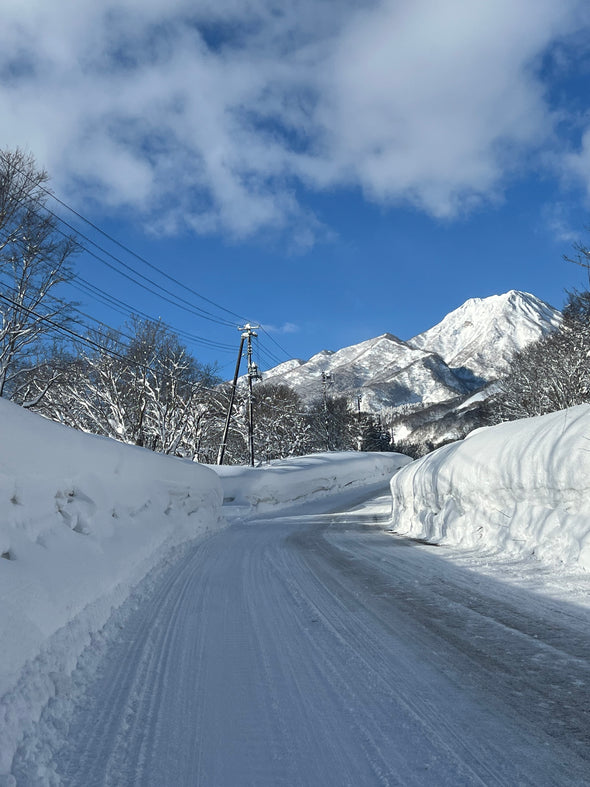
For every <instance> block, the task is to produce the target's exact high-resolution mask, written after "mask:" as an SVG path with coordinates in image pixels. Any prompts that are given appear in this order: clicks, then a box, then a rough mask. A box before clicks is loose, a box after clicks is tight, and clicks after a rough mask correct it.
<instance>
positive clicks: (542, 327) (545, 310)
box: [408, 290, 561, 380]
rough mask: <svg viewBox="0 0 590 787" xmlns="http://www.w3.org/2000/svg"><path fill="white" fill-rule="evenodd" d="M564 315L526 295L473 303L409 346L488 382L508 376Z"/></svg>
mask: <svg viewBox="0 0 590 787" xmlns="http://www.w3.org/2000/svg"><path fill="white" fill-rule="evenodd" d="M560 322H561V313H560V312H559V311H558V310H557V309H554V308H553V307H552V306H549V305H548V304H547V303H545V302H544V301H542V300H540V299H539V298H536V297H535V296H534V295H530V294H529V293H526V292H518V291H517V290H510V292H507V293H505V294H504V295H492V296H490V297H489V298H471V299H470V300H468V301H466V302H465V303H464V304H463V305H462V306H460V307H459V308H458V309H455V310H454V311H452V312H450V314H447V316H446V317H445V318H444V319H443V320H442V321H441V322H439V323H438V325H435V326H434V327H433V328H430V329H429V330H427V331H424V333H421V334H419V335H418V336H415V337H414V338H413V339H410V341H409V342H408V344H409V345H410V346H412V347H416V348H418V349H422V350H429V351H430V352H436V353H438V354H439V355H440V356H441V357H442V358H444V360H445V361H446V363H447V364H448V366H449V367H451V368H452V369H453V370H454V371H455V372H456V373H458V374H459V375H461V374H462V373H463V370H465V371H467V372H471V373H472V374H474V375H476V376H477V377H481V378H483V379H484V380H491V379H496V378H498V377H499V376H500V375H502V374H504V373H505V372H506V371H507V370H508V368H509V366H510V361H511V359H512V358H513V357H514V354H515V353H516V352H517V351H518V350H522V349H523V348H524V347H526V346H527V345H528V344H530V343H531V342H533V341H535V340H537V339H539V338H540V337H541V336H543V335H545V334H546V333H547V332H548V331H550V330H553V329H554V328H557V326H558V325H559V323H560Z"/></svg>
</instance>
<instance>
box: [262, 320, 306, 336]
mask: <svg viewBox="0 0 590 787" xmlns="http://www.w3.org/2000/svg"><path fill="white" fill-rule="evenodd" d="M263 328H264V330H265V331H266V332H267V333H298V332H299V331H300V328H299V326H298V325H295V323H294V322H285V323H283V324H282V325H279V326H277V325H264V326H263Z"/></svg>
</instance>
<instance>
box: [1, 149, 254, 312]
mask: <svg viewBox="0 0 590 787" xmlns="http://www.w3.org/2000/svg"><path fill="white" fill-rule="evenodd" d="M0 156H1V157H2V158H3V159H4V160H5V161H8V159H7V157H6V156H5V155H4V153H3V152H2V151H0ZM12 166H13V167H14V169H15V170H16V171H17V172H19V173H20V174H21V175H23V176H24V177H25V178H27V180H29V181H31V180H32V178H31V176H30V175H28V174H27V173H26V172H24V171H23V170H21V169H19V168H18V167H16V166H15V165H14V164H12ZM36 185H37V188H39V189H40V190H41V191H43V192H44V193H45V194H47V196H48V197H50V198H51V199H53V200H55V202H57V203H58V204H59V205H61V206H62V207H64V208H65V209H66V210H68V211H70V213H73V214H74V215H75V216H77V217H78V218H79V219H80V220H81V221H83V222H84V223H85V224H87V225H88V226H90V227H92V228H93V229H94V230H96V231H97V232H98V233H100V234H101V235H102V236H103V237H105V238H107V239H108V240H110V241H111V243H114V244H115V245H116V246H118V247H119V248H120V249H123V250H124V251H126V252H127V253H128V254H130V255H131V256H132V257H135V259H137V260H139V261H140V262H142V263H143V264H144V265H147V267H148V268H150V269H151V270H153V271H155V272H156V273H159V274H160V275H161V276H163V277H164V278H166V279H168V280H169V281H172V282H174V284H177V285H178V286H179V287H182V288H183V289H186V290H187V291H188V292H190V293H191V294H192V295H195V296H196V297H197V298H200V299H201V300H203V301H205V302H206V303H209V304H210V305H211V306H215V308H216V309H220V310H221V311H223V312H226V314H229V315H231V316H232V317H235V318H237V319H238V320H240V321H243V320H244V319H245V318H244V317H243V316H241V315H239V314H236V313H235V312H233V311H231V310H230V309H226V308H225V306H222V305H221V304H219V303H216V302H215V301H213V300H211V299H210V298H207V297H206V296H204V295H202V294H201V293H200V292H198V291H197V290H194V289H192V288H191V287H189V286H187V285H186V284H185V283H184V282H181V281H179V280H178V279H176V278H174V276H171V275H170V274H168V273H166V272H165V271H163V270H162V269H161V268H159V267H158V266H157V265H154V264H153V263H152V262H150V261H149V260H147V259H146V258H145V257H142V256H141V255H140V254H138V253H137V252H135V251H133V249H131V248H129V247H128V246H126V245H125V244H124V243H121V241H118V240H117V239H116V238H114V237H113V236H112V235H109V233H108V232H105V230H103V229H101V228H100V227H99V226H98V225H96V224H94V223H93V222H92V221H90V219H87V218H86V217H85V216H83V215H82V214H81V213H79V212H78V211H77V210H75V209H74V208H72V207H71V206H70V205H68V204H67V203H66V202H64V200H61V199H60V198H59V197H57V196H56V195H55V194H54V193H53V192H52V191H51V189H47V188H45V186H43V185H41V184H40V183H39V184H36ZM36 201H37V202H39V200H38V199H37V200H36ZM43 207H44V209H45V210H46V211H47V212H48V213H50V214H51V215H52V216H54V217H55V218H56V219H58V221H61V222H62V223H63V224H65V225H66V226H67V227H69V228H70V229H72V231H73V232H75V233H76V234H78V235H80V236H81V237H83V238H85V239H86V240H88V241H89V242H90V243H91V244H92V245H93V246H95V247H96V248H99V249H100V250H101V251H103V252H104V253H106V254H108V255H109V256H110V257H111V258H113V259H116V260H117V261H118V262H120V263H121V264H122V265H124V266H125V267H126V268H130V266H128V265H126V263H123V262H122V261H121V260H120V259H119V258H118V257H116V256H115V255H113V254H111V253H110V252H108V251H107V250H106V249H104V248H103V247H102V246H100V245H99V244H97V243H95V241H93V240H91V239H90V238H88V237H87V236H86V235H84V234H83V233H82V232H80V231H79V230H77V229H76V228H75V227H73V226H72V225H71V224H69V223H68V222H67V221H66V220H65V219H64V218H62V217H61V216H59V215H58V214H56V213H54V212H53V211H52V210H50V208H48V207H47V206H46V205H44V206H43ZM131 270H134V269H131ZM134 272H136V273H137V275H138V276H141V277H142V278H144V279H146V280H148V281H151V280H150V279H148V277H145V276H143V274H141V273H139V272H138V271H134ZM152 283H154V282H152ZM195 308H198V307H195ZM201 311H203V312H204V313H205V314H210V312H205V310H201ZM226 322H227V321H226ZM228 324H229V325H231V326H232V327H234V324H233V323H228Z"/></svg>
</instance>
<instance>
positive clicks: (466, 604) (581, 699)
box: [13, 508, 590, 787]
mask: <svg viewBox="0 0 590 787" xmlns="http://www.w3.org/2000/svg"><path fill="white" fill-rule="evenodd" d="M373 519H374V515H372V514H371V509H370V508H365V509H361V510H360V511H356V512H355V511H353V512H349V513H340V514H332V515H326V514H324V515H308V516H292V517H283V518H275V519H267V520H260V521H258V522H251V523H247V524H235V525H233V526H232V527H230V528H229V529H228V530H226V531H224V532H221V533H219V534H217V535H215V536H212V537H210V538H209V539H208V540H206V541H202V542H200V543H198V544H196V545H194V546H193V547H192V548H191V549H190V550H188V551H185V552H184V554H183V555H182V557H181V558H180V559H179V561H178V562H176V564H175V565H173V566H172V567H170V568H169V569H167V570H166V572H165V573H163V574H162V575H161V576H160V578H159V580H158V583H157V585H156V587H155V591H154V592H152V593H151V594H150V595H149V596H146V597H145V598H144V599H143V601H142V602H141V603H137V602H136V604H135V607H134V608H129V609H127V610H126V611H125V614H123V615H121V616H120V617H119V619H118V622H117V623H116V625H113V626H111V628H112V629H113V630H115V631H116V632H117V635H116V636H114V635H113V634H112V631H111V633H110V634H109V636H108V638H107V640H108V641H107V642H106V645H108V647H106V646H105V643H103V645H102V646H100V643H98V642H97V643H95V647H94V650H95V651H96V653H93V648H92V647H91V648H89V649H88V652H87V653H86V654H85V657H84V658H83V659H82V660H81V666H80V668H79V672H80V675H82V677H80V675H78V676H76V675H74V678H73V680H72V681H71V683H68V685H66V686H65V687H63V689H62V691H61V692H60V693H59V694H58V696H57V697H56V699H55V700H53V701H52V703H50V705H49V706H48V707H47V709H46V711H45V713H44V717H43V718H42V720H41V722H40V724H39V725H38V726H37V728H36V729H35V730H34V731H33V733H31V734H30V735H28V736H27V739H26V740H25V741H24V743H23V745H22V746H21V748H20V750H19V752H18V754H17V757H16V759H15V763H14V767H13V773H14V774H15V776H16V779H17V785H18V786H19V787H35V785H40V784H43V785H45V784H52V785H58V784H62V785H64V786H65V787H99V786H103V785H109V786H110V787H127V785H137V787H183V786H186V787H188V786H189V785H190V786H191V787H193V786H194V785H205V786H206V787H242V786H245V785H256V787H267V786H268V787H278V786H279V785H285V786H288V787H295V786H296V785H305V786H306V787H330V786H331V785H334V787H344V785H351V787H361V786H363V787H364V786H365V785H403V787H407V786H408V785H418V786H420V787H423V786H425V785H432V786H433V787H444V785H449V786H452V787H463V786H467V785H490V786H491V785H506V787H516V786H517V785H534V787H549V786H550V785H555V786H559V787H566V786H567V785H575V786H576V787H583V785H590V751H589V748H590V747H589V746H588V744H589V742H590V736H589V733H590V715H589V710H590V701H589V700H590V692H589V687H590V662H589V655H590V635H589V633H588V616H587V612H585V611H584V610H583V609H581V608H577V607H575V606H567V605H565V604H563V603H557V602H554V601H552V600H550V599H549V598H547V597H540V596H535V595H533V594H529V593H527V592H525V591H522V590H518V589H517V588H515V587H514V586H508V585H503V584H502V583H499V582H496V581H495V580H494V579H493V578H490V577H489V576H487V577H486V576H482V575H478V574H477V573H474V572H472V571H469V570H467V569H465V568H462V567H461V566H460V565H458V564H456V563H452V562H450V561H449V560H447V559H446V558H445V557H441V555H440V550H437V549H436V548H434V547H432V546H428V545H424V544H418V543H415V542H411V541H408V540H405V539H402V538H396V537H395V536H392V535H391V534H390V533H386V532H384V528H385V525H384V524H383V525H379V524H378V523H376V522H374V521H373ZM131 607H133V605H131Z"/></svg>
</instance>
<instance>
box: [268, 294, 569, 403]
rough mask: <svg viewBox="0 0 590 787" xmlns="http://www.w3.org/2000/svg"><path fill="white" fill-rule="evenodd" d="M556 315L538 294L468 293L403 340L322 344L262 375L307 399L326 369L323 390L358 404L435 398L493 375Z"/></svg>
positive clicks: (318, 389) (317, 391) (555, 321)
mask: <svg viewBox="0 0 590 787" xmlns="http://www.w3.org/2000/svg"><path fill="white" fill-rule="evenodd" d="M560 320H561V314H560V312H559V311H557V309H554V308H553V307H551V306H549V305H548V304H546V303H545V302H544V301H542V300H540V299H539V298H536V297H535V296H534V295H530V294H529V293H523V292H517V291H516V290H511V291H510V292H507V293H505V294H504V295H493V296H491V297H489V298H472V299H470V300H468V301H466V303H464V304H463V305H462V306H460V307H459V308H458V309H455V310H454V311H452V312H451V313H450V314H448V315H447V316H446V317H445V318H444V319H443V320H442V321H441V322H440V323H438V324H437V325H435V326H434V327H432V328H430V329H429V330H427V331H425V332H424V333H421V334H419V335H418V336H415V337H414V338H413V339H410V340H409V341H402V340H401V339H398V338H397V337H395V336H393V335H392V334H390V333H385V334H383V335H382V336H377V337H376V338H374V339H368V340H367V341H364V342H361V343H360V344H354V345H352V346H350V347H344V348H343V349H341V350H338V351H336V352H331V351H329V350H322V351H321V352H319V353H317V355H314V356H313V357H312V358H310V359H309V361H307V362H303V361H300V360H293V361H287V362H286V363H283V364H281V365H280V366H276V367H274V368H272V369H270V370H269V371H267V372H265V373H264V375H263V378H264V380H265V381H267V382H272V383H284V384H287V385H289V386H291V387H292V388H294V389H295V390H296V391H297V392H298V393H299V394H300V395H301V396H302V397H303V398H304V399H305V400H307V401H310V400H312V399H314V398H317V397H320V396H321V395H322V391H323V384H324V382H323V375H329V379H330V393H331V394H332V395H344V396H347V397H349V398H350V399H351V400H355V401H356V399H357V397H358V396H361V397H362V399H361V407H362V409H363V410H365V411H372V412H379V411H381V410H383V409H384V408H389V407H397V406H399V405H402V404H424V405H429V404H436V403H440V402H444V401H448V400H451V399H454V398H456V397H457V396H464V397H465V396H467V395H468V394H469V393H470V392H472V391H474V390H477V389H478V388H481V387H482V386H483V385H484V384H485V383H487V382H489V381H491V380H495V379H497V378H498V377H499V376H501V375H502V374H503V373H504V372H505V371H506V370H507V368H508V366H509V362H510V359H511V358H512V357H513V356H514V354H515V353H516V352H517V351H518V350H521V349H523V348H524V347H526V346H527V345H528V344H530V343H531V342H532V341H534V340H536V339H538V338H540V337H541V336H543V335H545V334H547V333H548V332H549V331H551V330H553V329H555V328H556V327H557V326H558V325H559V322H560Z"/></svg>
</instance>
